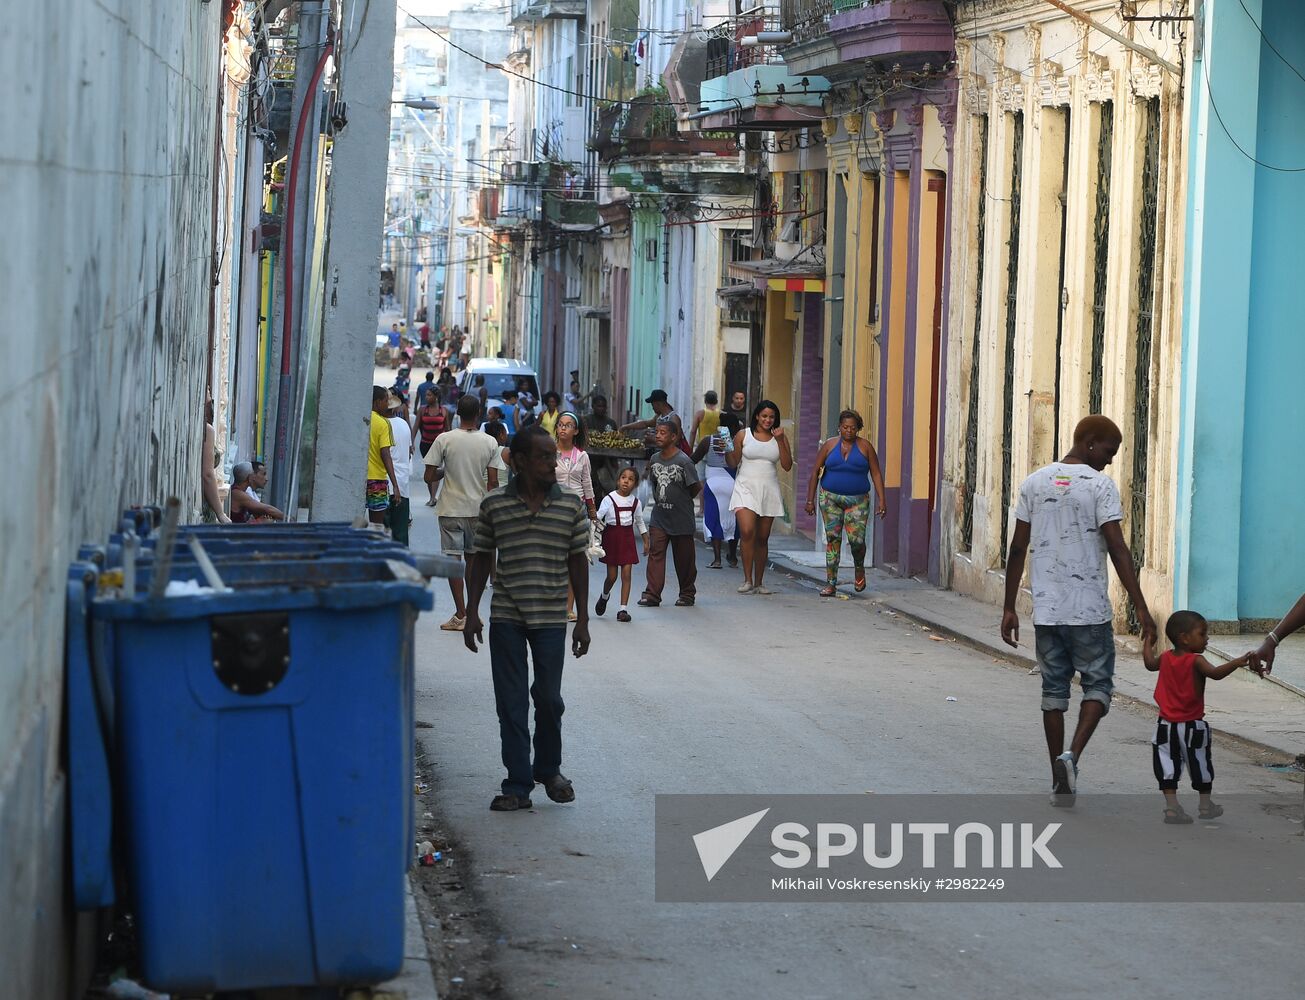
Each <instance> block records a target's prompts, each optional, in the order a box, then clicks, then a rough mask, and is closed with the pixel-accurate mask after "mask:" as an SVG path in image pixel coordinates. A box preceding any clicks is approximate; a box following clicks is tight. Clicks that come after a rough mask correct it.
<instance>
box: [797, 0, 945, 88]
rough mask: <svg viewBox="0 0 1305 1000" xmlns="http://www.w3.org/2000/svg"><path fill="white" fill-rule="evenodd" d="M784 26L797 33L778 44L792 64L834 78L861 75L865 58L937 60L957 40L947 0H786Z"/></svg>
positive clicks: (885, 63) (898, 62)
mask: <svg viewBox="0 0 1305 1000" xmlns="http://www.w3.org/2000/svg"><path fill="white" fill-rule="evenodd" d="M780 26H781V30H783V31H788V32H791V33H792V35H793V40H792V41H791V42H788V43H786V44H785V45H783V46H782V47H781V49H780V52H781V53H782V55H783V58H784V62H785V64H786V65H787V66H788V67H789V69H790V70H791V71H792V72H794V73H805V74H811V73H822V74H824V75H827V76H829V77H830V78H831V79H834V80H841V79H845V78H852V77H854V76H857V75H859V74H860V73H862V72H863V71H864V69H865V64H866V63H867V62H872V63H881V64H882V67H883V68H885V69H887V68H889V67H891V66H902V67H905V68H908V69H917V68H919V67H921V66H923V65H924V64H925V63H932V64H933V65H935V66H937V65H939V64H941V63H942V62H944V61H946V59H947V58H948V57H949V55H950V54H951V52H952V50H953V47H954V43H955V36H954V33H953V29H952V22H951V18H950V17H949V16H948V14H947V5H946V4H945V3H944V2H943V0H782V2H781V5H780Z"/></svg>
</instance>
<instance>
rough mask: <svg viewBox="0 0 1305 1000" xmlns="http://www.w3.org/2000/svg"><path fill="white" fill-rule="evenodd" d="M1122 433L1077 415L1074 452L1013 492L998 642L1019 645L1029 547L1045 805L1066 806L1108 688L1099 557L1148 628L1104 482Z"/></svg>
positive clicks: (1115, 502)
mask: <svg viewBox="0 0 1305 1000" xmlns="http://www.w3.org/2000/svg"><path fill="white" fill-rule="evenodd" d="M1122 440H1123V435H1122V434H1121V433H1120V431H1119V428H1118V427H1117V426H1116V425H1115V423H1114V421H1112V420H1110V419H1109V418H1107V417H1102V416H1091V417H1085V418H1084V419H1083V420H1081V421H1080V422H1079V425H1078V427H1077V428H1075V430H1074V446H1073V447H1072V448H1071V449H1070V450H1069V453H1068V454H1067V455H1066V456H1065V457H1064V458H1063V459H1061V460H1060V461H1059V462H1052V463H1051V464H1050V465H1048V466H1045V467H1043V468H1041V469H1039V470H1038V471H1037V472H1035V473H1033V475H1031V476H1029V478H1028V479H1026V480H1024V483H1023V485H1021V486H1020V491H1019V502H1018V503H1017V504H1016V507H1015V534H1014V537H1012V538H1011V542H1010V554H1009V556H1008V557H1007V561H1006V603H1005V608H1004V610H1003V612H1002V616H1001V637H1002V639H1003V640H1004V641H1005V642H1006V643H1007V644H1008V645H1010V646H1015V645H1017V644H1018V641H1019V634H1020V620H1019V615H1018V614H1016V612H1015V600H1016V598H1017V597H1018V595H1019V589H1020V581H1021V579H1022V578H1023V576H1024V562H1025V557H1026V556H1027V555H1028V553H1029V550H1030V548H1031V549H1032V557H1031V558H1032V573H1031V577H1032V581H1031V582H1032V590H1033V630H1034V634H1035V637H1036V647H1037V656H1038V665H1039V667H1040V668H1041V670H1042V726H1043V729H1044V731H1045V732H1046V737H1047V751H1048V753H1049V755H1050V757H1051V780H1052V788H1051V804H1052V805H1056V806H1072V805H1073V804H1074V796H1075V794H1076V789H1077V779H1078V761H1079V758H1080V757H1081V756H1082V754H1083V751H1084V749H1085V748H1086V747H1087V744H1088V740H1090V739H1091V738H1092V733H1093V731H1094V730H1095V729H1096V728H1097V723H1098V722H1100V721H1101V719H1102V717H1103V716H1104V715H1105V714H1106V712H1108V711H1109V710H1110V696H1111V694H1112V693H1113V691H1114V675H1115V635H1114V628H1113V627H1112V624H1111V620H1112V618H1113V617H1114V616H1113V612H1112V609H1111V606H1110V592H1109V580H1108V578H1107V575H1106V555H1107V553H1108V554H1109V555H1110V561H1111V562H1113V563H1114V564H1115V572H1116V573H1118V574H1119V582H1120V583H1122V584H1123V585H1124V589H1125V590H1126V591H1127V592H1128V596H1129V597H1130V598H1131V599H1132V601H1133V606H1134V607H1135V608H1136V609H1137V617H1138V621H1139V622H1141V625H1142V635H1143V637H1146V636H1148V635H1149V636H1151V637H1152V638H1154V637H1155V622H1154V621H1152V620H1151V613H1150V612H1149V611H1148V610H1147V606H1146V599H1145V598H1144V597H1143V596H1142V590H1141V588H1140V587H1139V586H1138V584H1137V572H1136V570H1135V568H1134V566H1133V557H1132V555H1131V554H1130V553H1129V551H1128V545H1127V543H1126V542H1125V541H1124V533H1123V530H1122V529H1121V527H1120V522H1121V521H1122V520H1123V517H1124V511H1123V507H1122V506H1121V504H1120V500H1119V489H1118V487H1116V486H1115V482H1114V480H1112V479H1111V478H1110V477H1109V476H1107V475H1105V471H1104V470H1105V468H1106V466H1108V465H1109V464H1110V463H1111V461H1113V460H1114V457H1115V452H1117V451H1118V450H1119V445H1120V443H1121V442H1122ZM1076 672H1077V673H1078V675H1079V680H1080V683H1081V685H1082V688H1083V701H1082V704H1081V705H1080V706H1079V715H1078V726H1077V728H1076V729H1075V730H1074V738H1073V740H1072V741H1071V743H1070V748H1069V750H1066V749H1065V712H1067V711H1068V710H1069V694H1070V684H1071V682H1072V681H1073V679H1074V674H1075V673H1076Z"/></svg>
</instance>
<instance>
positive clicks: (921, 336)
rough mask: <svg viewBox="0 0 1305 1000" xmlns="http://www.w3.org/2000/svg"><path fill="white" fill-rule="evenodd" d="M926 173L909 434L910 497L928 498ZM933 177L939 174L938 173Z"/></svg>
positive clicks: (931, 231) (930, 207)
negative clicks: (913, 400)
mask: <svg viewBox="0 0 1305 1000" xmlns="http://www.w3.org/2000/svg"><path fill="white" fill-rule="evenodd" d="M931 176H934V175H932V174H930V173H926V174H925V175H924V178H923V179H922V183H921V187H922V188H923V190H922V192H921V200H920V268H919V275H918V281H917V283H916V302H917V303H918V305H917V306H916V315H915V406H914V408H913V409H914V413H913V415H912V420H913V421H914V422H913V425H912V437H911V498H912V499H913V500H926V499H928V497H929V480H930V476H929V434H930V429H931V425H932V423H933V417H932V414H931V412H930V411H931V409H932V407H931V405H930V389H931V385H932V381H933V314H934V307H935V304H936V302H937V295H936V293H935V290H934V281H935V279H936V277H937V274H938V266H937V260H936V259H935V256H934V246H935V244H936V242H937V233H938V196H937V195H936V194H935V193H934V192H931V191H930V190H929V178H930V177H931ZM936 176H939V177H941V176H942V175H941V174H938V175H936Z"/></svg>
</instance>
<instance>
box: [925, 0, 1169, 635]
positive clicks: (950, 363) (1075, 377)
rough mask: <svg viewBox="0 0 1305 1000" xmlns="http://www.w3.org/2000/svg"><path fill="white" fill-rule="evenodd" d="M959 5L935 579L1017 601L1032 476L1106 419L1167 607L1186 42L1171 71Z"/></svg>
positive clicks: (980, 7)
mask: <svg viewBox="0 0 1305 1000" xmlns="http://www.w3.org/2000/svg"><path fill="white" fill-rule="evenodd" d="M1075 7H1076V9H1078V10H1079V11H1080V12H1082V13H1083V14H1084V15H1085V16H1087V17H1090V18H1093V19H1096V20H1100V21H1103V22H1104V20H1106V19H1108V18H1109V17H1110V13H1111V9H1113V5H1110V4H1105V3H1097V4H1094V3H1079V4H1076V5H1075ZM962 8H963V11H962V12H961V14H963V16H958V24H960V25H963V26H964V32H963V34H962V33H960V32H959V29H958V37H957V68H958V74H959V80H958V86H959V98H960V101H959V107H958V110H957V112H956V125H955V130H956V141H955V149H954V161H955V163H956V170H957V174H958V176H959V178H960V180H959V182H958V183H956V184H955V185H954V186H953V187H954V205H953V213H952V228H951V233H952V252H951V256H950V261H951V296H950V302H951V308H950V310H949V314H948V325H947V330H948V336H947V357H946V369H947V371H948V373H949V378H948V380H947V387H946V393H945V397H944V398H945V410H946V421H945V433H944V437H943V454H944V455H945V460H944V463H943V475H942V481H941V483H940V489H939V497H940V505H939V508H940V509H939V531H938V538H937V544H938V554H937V560H938V573H937V575H938V577H939V579H941V580H942V581H943V582H950V583H951V585H952V586H954V587H955V588H956V589H958V590H961V591H964V592H966V593H970V594H973V595H976V596H980V597H983V598H985V599H987V600H989V601H993V602H1000V601H1001V594H1002V587H1003V579H1004V566H1005V558H1006V549H1007V546H1008V544H1009V539H1010V534H1011V531H1012V530H1013V510H1014V504H1015V499H1016V493H1017V491H1018V489H1019V485H1020V483H1021V481H1022V480H1023V479H1024V477H1025V476H1027V475H1028V474H1029V473H1030V472H1032V471H1033V470H1034V469H1036V468H1038V467H1039V466H1041V465H1044V464H1046V463H1048V462H1050V461H1052V460H1053V459H1056V458H1059V457H1060V456H1061V455H1062V454H1064V452H1066V451H1067V450H1068V449H1069V447H1070V445H1071V443H1072V441H1071V438H1072V434H1073V430H1074V426H1075V424H1076V423H1077V422H1078V421H1079V420H1080V419H1081V418H1082V417H1084V416H1086V415H1087V414H1089V413H1104V414H1105V415H1107V416H1109V417H1111V418H1113V419H1114V420H1115V422H1116V423H1118V424H1119V426H1120V428H1121V429H1122V430H1123V436H1124V443H1123V447H1122V448H1121V449H1120V452H1119V455H1118V456H1117V457H1116V460H1115V463H1114V465H1113V467H1112V468H1111V469H1110V470H1109V471H1110V473H1111V474H1112V475H1113V477H1114V478H1115V479H1116V481H1117V482H1118V484H1119V487H1120V493H1121V495H1122V497H1123V501H1124V510H1125V523H1124V529H1125V535H1126V537H1127V538H1128V540H1129V542H1130V545H1131V548H1132V551H1133V558H1134V560H1135V561H1136V563H1137V565H1138V567H1139V575H1140V578H1141V581H1142V587H1143V591H1144V593H1145V594H1146V596H1147V599H1148V603H1149V604H1150V605H1151V607H1152V610H1153V611H1158V612H1166V611H1167V610H1168V609H1169V608H1170V607H1171V600H1172V589H1173V587H1172V580H1173V576H1172V574H1173V549H1172V530H1171V527H1172V512H1173V508H1174V504H1175V494H1174V483H1175V481H1176V458H1177V427H1178V420H1177V415H1178V406H1177V402H1178V401H1177V396H1176V390H1177V385H1178V381H1177V375H1178V368H1179V359H1180V354H1181V331H1182V324H1181V314H1182V310H1181V305H1182V301H1181V300H1182V251H1183V237H1182V234H1183V219H1182V213H1181V212H1178V211H1174V210H1173V208H1172V207H1171V206H1176V205H1181V204H1182V201H1183V198H1184V192H1185V188H1186V177H1185V172H1184V164H1185V162H1186V153H1185V145H1186V139H1185V126H1184V120H1185V111H1184V99H1183V94H1184V90H1183V80H1182V76H1181V73H1174V72H1172V70H1171V69H1167V68H1165V65H1162V62H1163V63H1165V64H1167V65H1168V66H1170V67H1176V66H1177V65H1178V63H1179V62H1181V60H1182V46H1181V43H1180V42H1177V41H1171V42H1169V43H1168V44H1166V43H1165V41H1164V40H1163V39H1161V40H1152V41H1153V44H1154V45H1155V46H1156V47H1157V49H1158V51H1159V53H1161V54H1160V55H1159V56H1158V59H1159V60H1160V61H1157V59H1155V58H1148V57H1146V56H1144V55H1143V54H1142V53H1141V52H1140V51H1138V49H1137V48H1135V47H1130V46H1126V45H1124V44H1122V43H1120V42H1118V41H1116V40H1114V39H1112V38H1110V37H1109V36H1107V35H1105V34H1103V33H1101V32H1099V31H1097V30H1096V29H1094V28H1092V27H1090V26H1089V25H1087V24H1085V23H1084V22H1082V21H1081V20H1077V19H1075V18H1071V17H1069V16H1067V15H1065V14H1063V13H1062V12H1060V11H1059V10H1056V9H1051V8H1049V7H1048V6H1047V5H1045V4H1042V3H1012V2H1007V0H998V2H983V0H981V2H977V3H967V4H963V5H962ZM1135 44H1137V45H1140V44H1141V43H1140V42H1138V43H1135ZM1115 596H1116V607H1117V612H1118V624H1119V625H1121V626H1123V625H1125V624H1126V623H1127V622H1128V619H1129V617H1130V614H1131V612H1130V609H1129V608H1127V607H1126V606H1125V602H1124V601H1123V599H1122V595H1120V594H1118V593H1116V595H1115Z"/></svg>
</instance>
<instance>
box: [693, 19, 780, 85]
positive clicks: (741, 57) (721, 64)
mask: <svg viewBox="0 0 1305 1000" xmlns="http://www.w3.org/2000/svg"><path fill="white" fill-rule="evenodd" d="M778 30H780V9H779V8H778V7H768V6H757V7H754V8H753V9H751V10H748V11H744V12H743V13H741V14H740V15H739V20H738V21H736V22H734V25H733V30H732V32H731V31H730V29H729V28H728V27H727V28H726V29H725V32H729V33H728V34H727V33H724V32H722V33H717V34H715V35H714V37H712V38H710V39H708V41H707V71H706V74H705V78H706V79H708V80H711V79H713V78H715V77H719V76H727V75H728V74H730V73H732V72H734V71H735V70H736V69H743V68H745V67H747V66H757V65H760V64H763V63H772V62H779V61H780V59H779V56H778V54H777V53H776V51H775V48H774V46H771V45H755V46H748V47H744V45H743V44H742V43H743V39H745V38H747V37H748V36H750V35H756V34H759V33H760V32H763V31H778Z"/></svg>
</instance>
